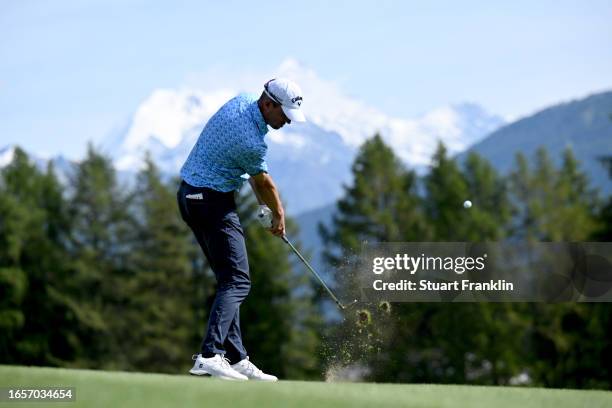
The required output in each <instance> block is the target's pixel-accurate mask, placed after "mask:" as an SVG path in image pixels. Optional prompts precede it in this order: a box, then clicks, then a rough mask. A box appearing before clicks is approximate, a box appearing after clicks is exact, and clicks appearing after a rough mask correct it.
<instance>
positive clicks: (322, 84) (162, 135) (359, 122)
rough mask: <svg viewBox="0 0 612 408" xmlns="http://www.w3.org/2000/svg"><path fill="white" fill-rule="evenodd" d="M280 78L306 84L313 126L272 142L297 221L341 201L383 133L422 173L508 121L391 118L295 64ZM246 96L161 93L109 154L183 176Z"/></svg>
mask: <svg viewBox="0 0 612 408" xmlns="http://www.w3.org/2000/svg"><path fill="white" fill-rule="evenodd" d="M276 76H285V77H289V78H292V79H294V80H295V81H296V82H298V83H299V84H300V86H301V87H302V89H303V90H304V105H303V109H304V111H305V113H306V116H307V120H308V122H307V123H306V124H303V125H302V124H295V125H294V124H292V125H288V126H285V127H284V128H283V129H280V130H278V131H274V130H271V131H270V132H269V133H268V135H266V141H267V143H268V147H269V148H268V165H269V168H270V173H271V174H272V175H273V177H274V178H275V180H276V181H277V184H279V187H280V190H281V192H282V194H283V196H284V198H285V199H286V200H287V201H288V203H289V208H288V211H289V212H291V213H299V212H302V211H305V210H309V209H312V208H316V207H320V206H322V205H325V204H327V203H329V202H331V201H333V200H335V199H336V198H337V197H338V196H339V195H340V194H341V193H342V188H341V185H342V183H346V182H348V181H349V180H350V163H351V162H352V160H353V158H354V155H355V152H356V149H357V147H358V146H359V145H360V144H361V143H363V142H364V141H365V140H366V139H367V138H369V137H371V136H373V135H374V134H375V133H380V134H381V136H382V137H383V139H384V140H385V141H386V142H387V143H388V144H389V145H390V146H392V147H393V148H394V150H395V151H396V153H397V154H398V155H399V156H400V157H401V158H402V159H403V160H404V161H405V163H406V164H407V165H408V166H410V167H413V168H417V170H418V169H422V168H424V167H425V166H426V165H427V164H428V163H429V160H430V158H431V155H432V153H433V151H434V149H435V147H436V145H437V143H438V141H439V140H440V141H442V142H444V143H445V144H446V146H447V147H448V149H449V151H450V153H458V152H461V151H463V150H465V149H466V148H468V147H469V146H471V145H472V144H474V143H476V142H478V141H480V140H481V139H482V138H484V137H485V136H486V135H487V134H489V133H490V132H492V131H493V130H495V129H497V128H498V127H499V126H501V125H502V124H503V120H502V119H501V118H500V117H497V116H495V115H492V114H489V113H487V112H486V111H485V110H484V109H482V108H480V107H479V106H478V105H475V104H461V105H453V106H445V107H441V108H439V109H435V110H433V111H431V112H429V113H427V114H425V115H423V116H422V117H419V118H414V119H405V118H396V117H391V116H388V115H386V114H384V113H383V112H381V111H380V110H377V109H375V108H373V107H371V106H369V105H367V104H366V103H364V102H362V101H359V100H356V99H354V98H351V97H348V96H346V95H345V94H344V93H343V92H342V91H341V89H340V88H339V87H338V86H337V85H336V84H335V83H333V82H331V81H326V80H323V79H321V78H319V77H318V76H317V75H316V73H315V72H314V71H313V70H311V69H309V68H307V67H304V66H303V65H301V64H299V63H298V62H296V61H295V60H292V59H288V60H286V61H285V62H283V63H282V64H281V65H280V67H279V68H278V70H277V73H276ZM264 81H265V79H262V81H261V82H262V83H263V82H264ZM237 82H239V81H237ZM241 91H244V89H240V88H238V87H236V89H187V88H183V89H158V90H155V91H153V92H152V93H151V95H150V96H149V97H148V98H147V99H146V100H144V101H143V102H142V104H141V105H140V106H139V107H138V108H137V109H136V111H135V114H134V115H133V117H132V118H131V120H130V122H129V123H128V125H127V126H126V128H125V129H124V130H123V131H121V132H119V133H118V134H117V135H116V137H114V138H111V139H110V141H109V142H108V143H107V144H106V145H105V150H106V151H108V152H109V153H110V154H111V156H112V157H113V158H114V160H115V164H116V166H117V168H118V169H119V170H121V171H128V172H133V171H137V170H138V168H139V167H140V165H141V164H142V159H143V156H144V152H145V151H147V150H148V151H150V152H151V154H152V157H153V158H154V160H155V161H156V163H157V164H158V166H159V167H160V168H161V169H162V170H163V171H164V172H166V173H168V174H178V171H179V169H180V167H181V166H182V164H183V162H184V160H185V159H186V158H187V155H188V154H189V152H190V150H191V148H192V147H193V145H194V144H195V142H196V140H197V138H198V136H199V134H200V132H201V130H202V128H203V126H204V124H205V123H206V121H207V120H208V119H209V118H210V117H211V116H212V115H213V114H214V113H215V112H216V110H217V109H218V108H219V107H220V106H221V105H222V104H223V103H225V102H226V101H227V100H229V99H230V98H231V97H232V96H234V95H235V94H237V93H238V92H241ZM251 91H254V92H259V91H260V90H259V89H257V88H255V89H253V90H251Z"/></svg>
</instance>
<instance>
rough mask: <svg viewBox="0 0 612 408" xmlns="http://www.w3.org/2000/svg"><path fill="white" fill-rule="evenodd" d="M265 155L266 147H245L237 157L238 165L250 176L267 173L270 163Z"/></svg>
mask: <svg viewBox="0 0 612 408" xmlns="http://www.w3.org/2000/svg"><path fill="white" fill-rule="evenodd" d="M265 156H266V148H265V147H260V146H257V147H251V148H248V149H244V150H243V151H242V152H241V153H240V155H239V156H238V158H237V159H238V165H239V166H240V168H242V170H244V172H245V173H247V174H248V175H250V176H254V175H256V174H259V173H267V172H268V164H267V163H266V160H265Z"/></svg>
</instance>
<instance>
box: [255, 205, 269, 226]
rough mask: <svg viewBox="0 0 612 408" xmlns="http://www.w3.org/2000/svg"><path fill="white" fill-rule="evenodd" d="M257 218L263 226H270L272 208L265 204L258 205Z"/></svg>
mask: <svg viewBox="0 0 612 408" xmlns="http://www.w3.org/2000/svg"><path fill="white" fill-rule="evenodd" d="M257 220H258V221H259V223H260V224H261V226H262V227H264V228H272V210H271V209H270V208H269V207H268V206H267V205H260V206H259V211H257Z"/></svg>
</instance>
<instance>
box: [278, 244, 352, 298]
mask: <svg viewBox="0 0 612 408" xmlns="http://www.w3.org/2000/svg"><path fill="white" fill-rule="evenodd" d="M282 238H283V241H285V243H286V244H287V245H289V246H290V247H291V249H292V250H293V252H294V253H295V254H296V255H297V257H298V258H300V260H301V261H302V262H303V263H304V265H306V267H307V268H308V270H309V271H310V272H311V273H312V274H313V275H314V276H315V278H317V280H318V281H319V282H320V283H321V285H323V287H324V288H325V290H326V291H327V293H328V294H329V296H331V298H332V299H333V300H334V302H336V304H337V305H338V307H339V308H340V309H341V310H346V309H347V308H349V307H351V306H353V305H354V304H355V303H357V299H355V300H353V301H352V302H350V303H347V304H346V305H343V304H342V303H340V300H338V298H337V297H336V295H334V292H332V291H331V289H330V288H329V287H328V286H327V285H326V284H325V282H323V279H321V277H320V276H319V274H318V273H317V272H316V271H315V270H314V268H313V267H312V266H310V264H309V263H308V261H307V260H306V259H304V257H303V256H302V254H300V253H299V251H298V250H297V249H296V248H295V247H294V246H293V244H292V243H291V242H290V241H289V240H288V239H287V237H286V236H284V235H283V237H282Z"/></svg>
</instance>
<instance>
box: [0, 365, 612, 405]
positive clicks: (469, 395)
mask: <svg viewBox="0 0 612 408" xmlns="http://www.w3.org/2000/svg"><path fill="white" fill-rule="evenodd" d="M12 386H14V387H22V388H26V387H27V388H35V387H60V386H61V387H74V389H75V395H76V401H74V402H67V403H58V402H55V403H53V406H54V407H64V406H66V407H73V408H76V407H105V408H106V407H147V408H156V407H218V406H223V407H226V408H229V407H249V408H252V407H304V408H307V407H308V408H310V407H313V406H314V407H317V408H325V407H368V408H371V407H432V408H434V407H471V408H474V407H492V406H494V407H496V408H504V407H521V408H530V407H538V408H540V407H554V408H564V407H589V408H597V407H610V406H612V393H611V392H607V391H585V390H558V389H541V388H518V387H480V386H464V385H461V386H460V385H431V384H372V383H324V382H305V381H279V382H277V383H262V382H255V381H248V382H233V381H223V380H218V379H213V378H208V377H206V378H202V377H190V376H188V375H166V374H144V373H127V372H113V371H93V370H72V369H63V368H47V367H23V366H0V387H12ZM5 404H6V403H4V402H0V406H4V405H5ZM13 405H17V404H13ZM6 406H9V405H6ZM18 406H20V407H26V406H39V403H31V404H25V403H20V404H18Z"/></svg>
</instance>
